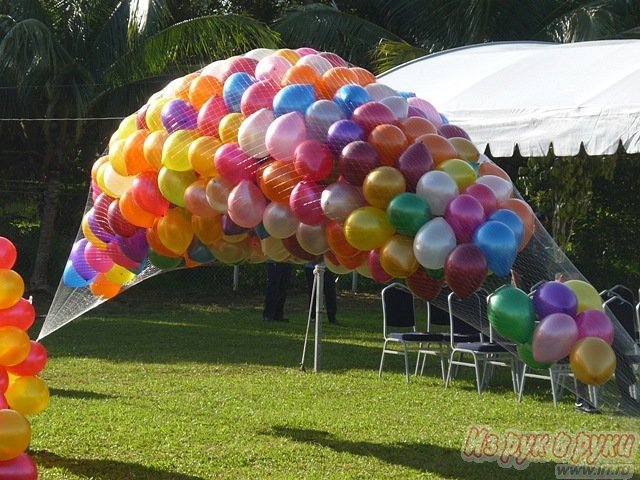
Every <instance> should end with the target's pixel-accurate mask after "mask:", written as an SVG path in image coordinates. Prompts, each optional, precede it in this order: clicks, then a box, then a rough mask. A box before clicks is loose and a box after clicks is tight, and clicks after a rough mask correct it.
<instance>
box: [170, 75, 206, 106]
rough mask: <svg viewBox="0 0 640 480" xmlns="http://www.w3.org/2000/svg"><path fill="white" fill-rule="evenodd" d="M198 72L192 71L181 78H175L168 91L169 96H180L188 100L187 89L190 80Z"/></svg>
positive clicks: (195, 76) (188, 89)
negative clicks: (172, 85)
mask: <svg viewBox="0 0 640 480" xmlns="http://www.w3.org/2000/svg"><path fill="white" fill-rule="evenodd" d="M199 75H200V74H199V73H198V72H193V73H189V74H187V75H185V76H184V77H182V78H181V79H179V80H177V81H176V83H175V84H174V87H173V88H172V90H171V92H169V93H170V96H172V97H175V98H180V99H182V100H185V101H187V102H188V101H189V91H190V88H191V82H193V80H194V79H195V78H197V77H198V76H199Z"/></svg>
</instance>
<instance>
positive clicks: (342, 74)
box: [320, 67, 358, 99]
mask: <svg viewBox="0 0 640 480" xmlns="http://www.w3.org/2000/svg"><path fill="white" fill-rule="evenodd" d="M357 83H358V76H357V75H356V74H355V73H354V72H352V71H351V70H349V69H348V68H347V67H333V68H332V69H330V70H327V71H326V72H324V75H322V82H321V83H320V94H321V95H322V96H323V97H324V98H328V99H333V96H334V95H335V94H336V92H337V91H338V89H339V88H340V87H342V86H343V85H348V84H357Z"/></svg>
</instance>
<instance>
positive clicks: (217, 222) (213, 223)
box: [191, 215, 222, 245]
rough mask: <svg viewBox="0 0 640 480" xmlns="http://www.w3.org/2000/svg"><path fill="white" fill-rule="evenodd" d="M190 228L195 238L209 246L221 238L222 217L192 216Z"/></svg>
mask: <svg viewBox="0 0 640 480" xmlns="http://www.w3.org/2000/svg"><path fill="white" fill-rule="evenodd" d="M191 226H192V227H193V233H194V234H195V236H196V237H198V240H200V241H201V242H202V243H204V244H205V245H211V244H212V243H215V242H217V241H218V240H220V239H221V238H222V217H220V215H218V216H216V217H213V218H210V217H200V216H198V215H192V216H191Z"/></svg>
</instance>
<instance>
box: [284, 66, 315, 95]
mask: <svg viewBox="0 0 640 480" xmlns="http://www.w3.org/2000/svg"><path fill="white" fill-rule="evenodd" d="M297 83H306V84H309V85H313V86H314V87H315V89H316V94H317V93H318V92H319V91H320V90H321V87H322V85H321V84H322V78H321V77H320V74H319V73H318V71H317V70H316V69H315V68H313V67H311V66H309V65H294V66H293V67H291V68H290V69H289V70H287V73H286V74H285V75H284V78H283V79H282V82H281V84H282V86H283V87H286V86H287V85H294V84H297Z"/></svg>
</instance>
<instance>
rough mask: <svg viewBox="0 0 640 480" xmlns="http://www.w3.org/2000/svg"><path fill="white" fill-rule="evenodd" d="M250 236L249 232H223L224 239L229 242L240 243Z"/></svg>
mask: <svg viewBox="0 0 640 480" xmlns="http://www.w3.org/2000/svg"><path fill="white" fill-rule="evenodd" d="M248 236H249V234H248V233H247V232H242V233H236V234H235V235H226V234H224V233H223V234H222V240H223V241H225V242H227V243H240V242H242V241H244V240H245V239H246V238H247V237H248ZM214 243H215V242H214Z"/></svg>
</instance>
